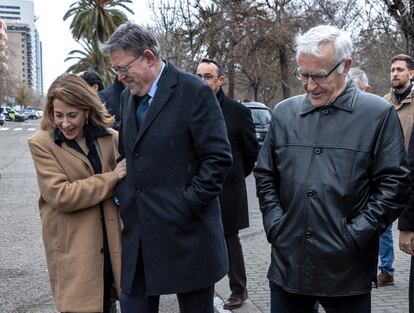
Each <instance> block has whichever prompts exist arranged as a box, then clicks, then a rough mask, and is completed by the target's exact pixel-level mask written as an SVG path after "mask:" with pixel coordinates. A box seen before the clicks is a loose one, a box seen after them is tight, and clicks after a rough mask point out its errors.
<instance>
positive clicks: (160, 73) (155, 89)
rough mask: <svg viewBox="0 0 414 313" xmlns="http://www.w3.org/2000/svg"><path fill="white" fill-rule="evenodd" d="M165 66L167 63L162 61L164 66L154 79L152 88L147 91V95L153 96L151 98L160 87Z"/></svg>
mask: <svg viewBox="0 0 414 313" xmlns="http://www.w3.org/2000/svg"><path fill="white" fill-rule="evenodd" d="M164 68H165V63H164V61H162V67H161V70H160V72H159V73H158V76H157V78H156V79H155V80H154V81H153V83H152V85H151V87H150V89H149V90H148V92H147V95H149V96H151V99H152V98H154V95H155V92H156V91H157V88H158V81H159V80H160V78H161V75H162V73H163V72H164Z"/></svg>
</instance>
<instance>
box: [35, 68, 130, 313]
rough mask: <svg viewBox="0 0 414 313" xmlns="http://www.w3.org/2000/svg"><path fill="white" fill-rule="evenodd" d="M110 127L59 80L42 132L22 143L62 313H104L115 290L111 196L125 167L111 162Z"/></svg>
mask: <svg viewBox="0 0 414 313" xmlns="http://www.w3.org/2000/svg"><path fill="white" fill-rule="evenodd" d="M112 124H113V117H110V116H109V114H108V112H107V111H106V109H105V107H104V106H103V105H102V103H101V102H100V100H99V98H98V97H97V95H95V94H93V93H92V92H91V91H90V89H89V88H88V85H87V84H86V82H84V81H83V80H82V78H80V77H78V76H76V75H71V74H65V75H62V76H60V77H58V78H57V79H56V80H55V81H54V82H53V84H52V85H51V86H50V88H49V90H48V94H47V102H46V105H45V110H44V115H43V119H42V121H41V126H40V128H41V130H39V131H38V132H36V133H35V134H34V135H33V136H32V137H31V138H30V139H29V141H28V143H29V147H30V151H31V153H32V157H33V162H34V165H35V168H36V173H37V180H38V184H39V190H40V199H39V210H40V216H41V220H42V234H43V242H44V246H45V251H46V259H47V266H48V270H49V277H50V283H51V287H52V292H53V296H54V300H55V303H56V307H57V309H58V310H59V311H60V312H105V313H106V312H109V311H110V309H109V307H110V293H111V288H112V286H116V289H117V291H118V292H119V278H120V252H121V251H120V227H121V223H120V219H119V216H118V213H117V210H116V207H115V205H114V203H113V200H112V196H113V189H114V187H115V185H116V184H117V182H118V181H119V180H120V179H121V178H122V177H124V176H125V175H126V169H125V168H126V166H125V161H121V162H120V163H119V164H118V165H117V164H116V159H117V141H118V134H117V133H116V132H115V131H113V130H112V129H110V128H109V127H110V126H111V125H112Z"/></svg>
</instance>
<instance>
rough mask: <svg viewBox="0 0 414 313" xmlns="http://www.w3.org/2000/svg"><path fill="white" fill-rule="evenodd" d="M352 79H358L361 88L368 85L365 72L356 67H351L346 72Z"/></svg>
mask: <svg viewBox="0 0 414 313" xmlns="http://www.w3.org/2000/svg"><path fill="white" fill-rule="evenodd" d="M348 75H349V77H351V79H352V80H355V79H358V80H359V81H360V83H361V87H362V89H364V88H366V87H369V80H368V76H367V74H366V73H365V72H364V71H363V70H361V69H360V68H358V67H351V68H350V69H349V72H348Z"/></svg>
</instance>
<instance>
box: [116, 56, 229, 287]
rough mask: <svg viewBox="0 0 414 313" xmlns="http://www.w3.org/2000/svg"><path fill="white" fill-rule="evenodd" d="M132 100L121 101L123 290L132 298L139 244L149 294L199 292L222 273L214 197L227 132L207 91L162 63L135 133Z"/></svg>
mask: <svg viewBox="0 0 414 313" xmlns="http://www.w3.org/2000/svg"><path fill="white" fill-rule="evenodd" d="M135 102H136V97H135V96H132V95H131V94H130V92H129V90H125V91H124V92H123V93H122V96H121V110H122V112H123V113H122V123H121V130H120V153H121V155H124V156H125V157H126V161H127V176H126V182H125V184H124V187H123V188H121V189H123V190H124V191H123V194H122V195H121V205H120V214H121V218H122V221H123V226H124V228H123V231H122V274H121V288H122V289H123V291H126V292H131V291H134V289H135V287H134V279H133V278H134V276H135V269H136V261H137V254H138V249H139V245H141V249H142V254H143V262H144V270H145V283H146V291H147V294H149V295H159V294H169V293H182V292H189V291H193V290H198V289H202V288H205V287H207V286H211V285H213V284H214V283H215V282H217V281H218V280H220V279H221V278H222V277H223V276H224V275H225V274H227V271H228V262H227V253H226V245H225V240H224V234H223V225H222V222H221V216H220V204H219V199H218V196H219V194H220V192H221V187H222V182H223V179H224V177H225V175H226V174H227V172H228V170H229V169H230V167H231V164H232V159H231V150H230V144H229V142H228V139H227V133H226V126H225V123H224V119H223V115H222V113H221V110H220V107H219V104H218V101H217V98H216V97H215V95H214V93H213V91H212V90H211V89H210V88H209V87H208V86H206V85H204V84H203V82H202V81H201V80H200V79H198V78H196V76H194V75H192V74H188V73H184V72H182V71H180V70H178V69H177V68H176V67H175V66H174V65H173V64H171V63H169V62H166V69H165V70H164V73H163V74H162V76H161V78H160V80H159V82H158V89H157V91H156V93H155V95H154V98H153V99H152V102H151V105H150V108H149V111H148V113H147V116H146V118H145V121H144V123H143V125H142V127H141V128H140V129H139V131H138V132H137V125H136V119H135V112H136V104H135Z"/></svg>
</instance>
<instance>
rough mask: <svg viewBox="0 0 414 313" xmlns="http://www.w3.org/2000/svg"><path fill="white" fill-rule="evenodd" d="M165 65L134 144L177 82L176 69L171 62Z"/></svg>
mask: <svg viewBox="0 0 414 313" xmlns="http://www.w3.org/2000/svg"><path fill="white" fill-rule="evenodd" d="M166 66H167V70H166V71H165V73H164V74H162V76H161V78H160V80H159V82H158V87H157V91H156V92H155V95H154V99H153V100H152V102H151V105H150V107H149V110H148V113H147V116H146V118H145V120H144V124H143V125H142V127H140V129H139V132H138V135H137V138H136V141H135V145H136V144H137V143H138V141H139V140H140V139H141V137H142V136H143V134H144V133H145V132H146V130H147V129H148V128H149V126H150V125H151V123H152V122H153V121H154V119H155V118H156V117H157V115H158V114H159V113H160V112H161V110H162V108H163V107H164V106H165V104H166V103H167V101H168V99H169V98H170V97H171V94H172V93H173V90H172V88H171V87H172V86H174V85H175V84H176V83H177V69H176V68H175V67H174V66H173V65H172V64H171V63H167V64H166ZM135 125H136V124H135Z"/></svg>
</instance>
